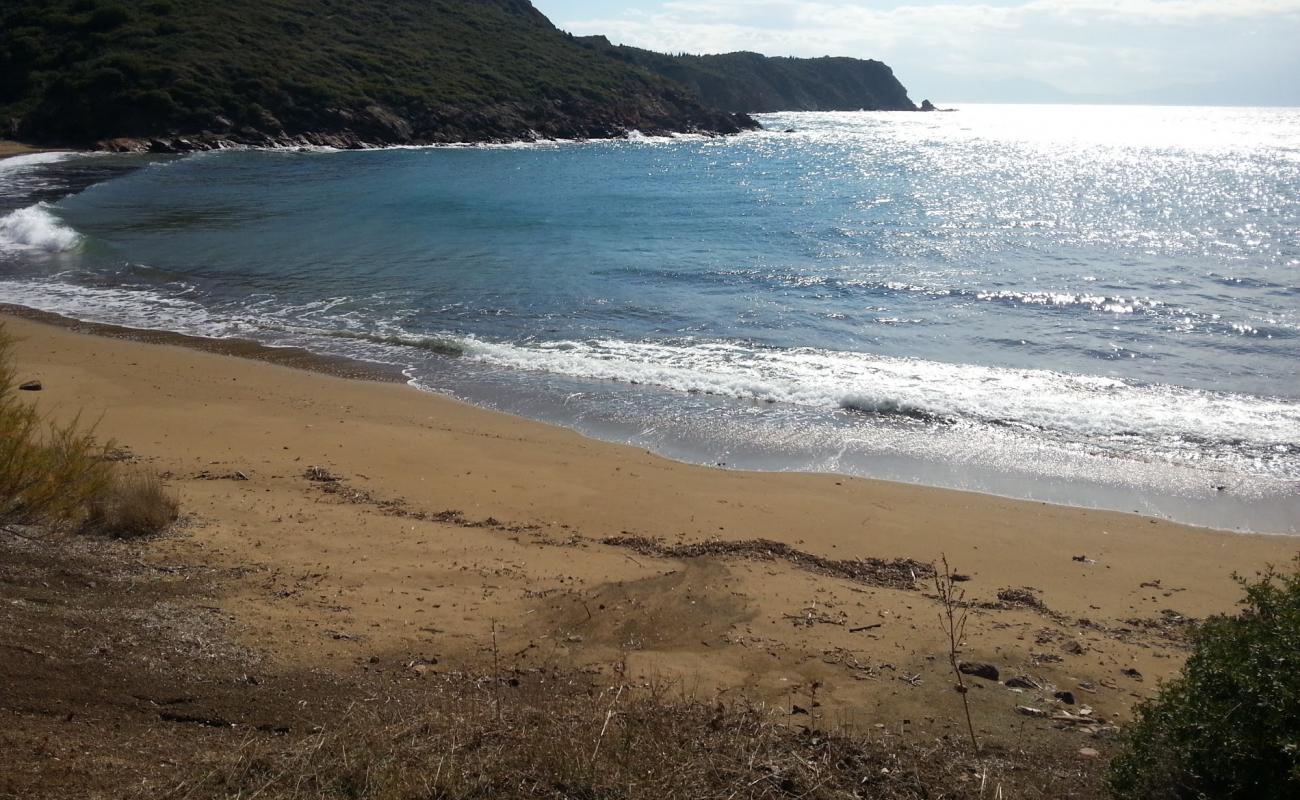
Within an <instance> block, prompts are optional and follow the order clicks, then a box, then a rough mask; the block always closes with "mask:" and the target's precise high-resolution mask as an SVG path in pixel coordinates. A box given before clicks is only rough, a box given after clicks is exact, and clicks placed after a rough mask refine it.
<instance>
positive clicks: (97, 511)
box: [83, 467, 180, 539]
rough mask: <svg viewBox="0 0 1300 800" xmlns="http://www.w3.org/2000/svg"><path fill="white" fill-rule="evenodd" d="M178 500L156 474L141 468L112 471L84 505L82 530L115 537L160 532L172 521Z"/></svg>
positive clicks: (176, 511)
mask: <svg viewBox="0 0 1300 800" xmlns="http://www.w3.org/2000/svg"><path fill="white" fill-rule="evenodd" d="M179 513H180V501H179V500H178V499H177V498H176V495H175V494H174V493H173V492H171V491H170V490H169V489H167V487H165V486H163V482H162V479H161V478H159V477H158V473H156V472H153V471H152V470H147V469H141V468H126V467H124V468H119V469H116V470H114V471H113V472H112V474H111V475H110V476H109V479H108V481H106V482H105V483H104V484H103V486H102V488H101V489H100V491H99V492H97V493H96V494H95V495H94V496H93V497H91V498H90V501H89V503H88V504H87V513H86V520H85V523H84V526H83V527H84V529H85V530H86V531H89V532H92V533H98V534H103V535H106V536H112V537H114V538H116V539H133V538H136V537H140V536H153V535H155V534H158V533H162V532H163V531H164V530H166V529H167V527H168V526H169V525H171V524H172V523H173V522H175V521H176V518H177V516H178V515H179Z"/></svg>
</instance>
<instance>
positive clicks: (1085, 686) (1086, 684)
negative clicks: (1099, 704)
mask: <svg viewBox="0 0 1300 800" xmlns="http://www.w3.org/2000/svg"><path fill="white" fill-rule="evenodd" d="M1079 688H1080V689H1082V690H1084V691H1085V692H1095V691H1097V684H1095V683H1093V682H1092V681H1079Z"/></svg>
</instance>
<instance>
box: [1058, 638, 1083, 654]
mask: <svg viewBox="0 0 1300 800" xmlns="http://www.w3.org/2000/svg"><path fill="white" fill-rule="evenodd" d="M1061 649H1062V650H1064V651H1065V652H1067V653H1069V654H1070V655H1072V656H1081V655H1083V653H1084V651H1085V650H1086V649H1087V648H1085V647H1084V646H1083V644H1081V643H1080V642H1077V641H1075V640H1074V639H1071V640H1070V641H1068V642H1066V643H1065V644H1063V645H1061Z"/></svg>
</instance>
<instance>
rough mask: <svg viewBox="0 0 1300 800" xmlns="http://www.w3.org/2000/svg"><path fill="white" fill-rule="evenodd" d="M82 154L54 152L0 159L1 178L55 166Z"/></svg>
mask: <svg viewBox="0 0 1300 800" xmlns="http://www.w3.org/2000/svg"><path fill="white" fill-rule="evenodd" d="M78 155H83V154H82V153H73V152H63V151H60V152H54V153H27V154H26V155H21V156H10V157H9V158H3V159H0V176H2V175H6V174H9V173H13V172H19V171H21V170H26V169H30V168H32V167H39V166H41V165H42V164H54V163H56V162H59V161H66V160H68V159H69V158H73V157H75V156H78Z"/></svg>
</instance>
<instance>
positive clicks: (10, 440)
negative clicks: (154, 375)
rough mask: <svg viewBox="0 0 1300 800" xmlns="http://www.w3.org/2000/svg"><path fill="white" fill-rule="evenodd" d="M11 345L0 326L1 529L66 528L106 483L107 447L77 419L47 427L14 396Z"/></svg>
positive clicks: (107, 469) (15, 383) (26, 404)
mask: <svg viewBox="0 0 1300 800" xmlns="http://www.w3.org/2000/svg"><path fill="white" fill-rule="evenodd" d="M12 345H13V340H12V338H10V336H9V335H8V334H7V333H6V332H5V331H4V329H3V327H0V530H8V531H11V532H14V531H15V529H16V528H19V527H23V528H33V527H39V528H42V529H59V528H65V527H68V526H70V525H72V524H75V523H76V522H77V521H79V520H80V519H81V518H82V516H83V514H84V511H85V508H86V506H87V504H88V503H89V501H90V499H91V498H93V497H94V496H96V495H97V494H99V493H100V492H102V491H103V490H104V488H105V487H106V486H107V485H108V483H109V470H110V467H109V464H108V463H107V462H106V461H105V456H106V453H107V449H108V446H109V445H108V443H101V442H99V441H97V440H96V438H95V433H94V429H93V427H85V426H83V425H82V424H81V423H80V420H77V419H74V420H73V421H72V422H69V423H67V424H66V425H58V424H54V423H47V422H46V421H45V420H44V419H43V418H42V417H41V415H40V413H39V411H37V409H36V407H35V406H34V405H32V404H31V403H28V402H26V401H25V400H23V399H21V398H20V397H19V396H18V391H17V381H16V375H15V372H14V368H13V364H12V359H11V348H12Z"/></svg>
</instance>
